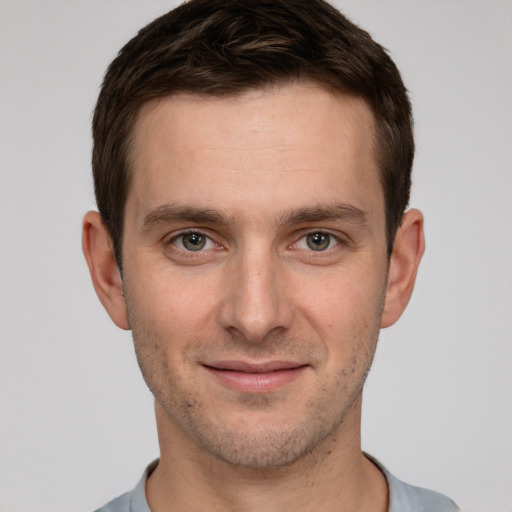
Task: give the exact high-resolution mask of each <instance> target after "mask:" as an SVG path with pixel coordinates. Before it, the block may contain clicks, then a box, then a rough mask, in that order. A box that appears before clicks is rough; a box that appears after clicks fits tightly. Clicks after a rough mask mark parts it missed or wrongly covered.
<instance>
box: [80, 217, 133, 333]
mask: <svg viewBox="0 0 512 512" xmlns="http://www.w3.org/2000/svg"><path fill="white" fill-rule="evenodd" d="M82 250H83V252H84V256H85V259H86V260H87V265H88V266H89V272H90V273H91V279H92V284H93V286H94V289H95V290H96V294H97V295H98V298H99V299H100V301H101V303H102V304H103V307H104V308H105V309H106V310H107V313H108V314H109V316H110V318H111V319H112V321H113V322H114V323H115V324H116V325H117V326H118V327H120V328H121V329H129V328H130V324H129V322H128V316H127V314H126V303H125V299H124V295H123V283H122V279H121V274H120V272H119V268H118V266H117V262H116V259H115V257H114V252H113V249H112V243H111V239H110V236H109V234H108V231H107V228H106V227H105V224H104V223H103V220H102V219H101V216H100V214H99V213H98V212H88V213H87V214H86V215H85V217H84V220H83V224H82Z"/></svg>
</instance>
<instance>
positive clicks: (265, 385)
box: [203, 361, 308, 393]
mask: <svg viewBox="0 0 512 512" xmlns="http://www.w3.org/2000/svg"><path fill="white" fill-rule="evenodd" d="M203 366H204V368H206V370H208V371H209V372H210V373H211V374H212V375H213V376H214V377H215V379H216V380H217V381H219V382H220V383H221V384H222V385H224V386H225V387H227V388H230V389H233V390H236V391H241V392H244V393H265V392H267V393H268V392H271V391H276V390H278V389H279V388H281V387H283V386H285V385H286V384H289V383H290V382H292V381H293V380H295V379H296V378H297V377H299V375H301V374H302V373H303V372H304V371H305V370H306V368H308V365H306V364H300V363H294V362H289V361H271V362H268V363H262V364H253V363H247V362H245V361H219V362H215V363H211V364H204V365H203Z"/></svg>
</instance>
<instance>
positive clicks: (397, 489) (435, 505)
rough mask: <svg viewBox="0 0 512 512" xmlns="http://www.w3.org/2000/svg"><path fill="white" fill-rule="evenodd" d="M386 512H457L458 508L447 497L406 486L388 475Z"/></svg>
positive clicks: (428, 490)
mask: <svg viewBox="0 0 512 512" xmlns="http://www.w3.org/2000/svg"><path fill="white" fill-rule="evenodd" d="M386 478H387V480H388V485H389V511H388V512H409V511H411V512H458V511H460V509H459V507H458V506H457V505H456V504H455V503H454V502H453V501H452V500H451V499H450V498H448V497H447V496H445V495H444V494H441V493H439V492H436V491H431V490H430V489H424V488H423V487H416V486H414V485H410V484H406V483H405V482H402V481H401V480H398V478H395V477H394V476H393V475H390V474H389V473H388V474H386Z"/></svg>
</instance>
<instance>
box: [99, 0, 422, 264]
mask: <svg viewBox="0 0 512 512" xmlns="http://www.w3.org/2000/svg"><path fill="white" fill-rule="evenodd" d="M286 83H292V84H293V83H313V84H317V85H319V86H320V87H322V88H324V89H325V90H327V91H329V92H332V93H338V94H342V95H345V96H351V97H355V98H359V99H362V100H363V101H364V102H365V103H366V104H367V105H368V107H369V108H370V110H371V112H372V113H373V116H374V119H375V125H374V129H375V131H374V133H373V134H372V136H373V137H374V149H375V159H376V161H377V164H378V167H379V179H380V182H381V185H382V188H383V191H384V198H385V208H386V238H387V246H388V254H391V249H392V245H393V240H394V237H395V233H396V230H397V229H398V227H399V226H400V223H401V219H402V215H403V213H404V211H405V208H406V206H407V204H408V201H409V191H410V184H411V168H412V163H413V156H414V140H413V131H412V116H411V107H410V103H409V100H408V98H407V92H406V89H405V87H404V84H403V82H402V80H401V77H400V74H399V72H398V70H397V68H396V66H395V64H394V63H393V61H392V60H391V58H390V57H389V56H388V55H387V53H386V51H385V50H384V48H382V46H380V45H379V44H377V43H376V42H375V41H373V40H372V39H371V37H370V35H369V34H368V33H367V32H365V31H364V30H362V29H360V28H359V27H357V26H356V25H354V24H353V23H351V22H350V21H349V20H348V19H347V18H345V17H344V16H343V15H342V14H341V13H340V12H339V11H337V10H336V9H334V8H333V7H332V6H331V5H329V4H328V3H326V2H324V1H323V0H308V1H304V0H279V1H274V0H258V1H255V2H245V1H244V0H231V1H225V0H194V1H191V2H186V3H184V4H183V5H181V6H179V7H177V8H176V9H174V10H173V11H171V12H169V13H167V14H165V15H164V16H162V17H160V18H158V19H156V20H155V21H153V22H152V23H150V24H149V25H147V26H146V27H145V28H143V29H142V30H141V31H140V32H139V33H138V34H137V36H136V37H134V38H133V39H132V40H131V41H129V42H128V43H127V44H126V45H125V46H124V48H122V50H121V51H120V52H119V55H118V56H117V58H116V59H115V60H114V61H113V62H112V64H111V65H110V67H109V69H108V71H107V73H106V75H105V79H104V82H103V86H102V89H101V92H100V95H99V98H98V103H97V106H96V110H95V113H94V119H93V138H94V148H93V158H92V163H93V173H94V183H95V193H96V199H97V203H98V208H99V211H100V214H101V216H102V218H103V221H104V223H105V225H106V227H107V229H108V231H109V234H110V236H111V239H112V243H113V247H114V251H115V255H116V259H117V262H118V264H119V267H120V268H121V266H122V257H123V256H122V239H123V227H124V215H125V205H126V198H127V196H128V194H129V191H130V186H131V182H132V177H133V169H132V160H133V154H132V149H133V144H132V142H133V132H134V127H135V124H136V121H137V118H138V115H139V112H140V110H141V108H142V106H143V105H145V104H146V103H148V102H150V101H151V100H154V99H155V98H163V97H166V96H172V95H176V94H178V93H183V92H186V93H193V94H197V95H201V96H211V97H229V96H237V95H240V94H243V93H244V92H246V91H248V90H254V89H259V88H265V87H268V86H271V85H279V84H286Z"/></svg>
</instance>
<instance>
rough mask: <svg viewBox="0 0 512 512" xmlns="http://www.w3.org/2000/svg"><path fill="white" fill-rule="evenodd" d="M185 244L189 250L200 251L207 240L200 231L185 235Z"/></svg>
mask: <svg viewBox="0 0 512 512" xmlns="http://www.w3.org/2000/svg"><path fill="white" fill-rule="evenodd" d="M183 245H184V246H185V247H186V248H187V249H188V250H189V251H199V250H201V249H202V248H203V247H204V246H205V245H206V240H205V239H204V237H203V236H202V235H200V234H199V233H190V234H188V235H186V236H184V237H183Z"/></svg>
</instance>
